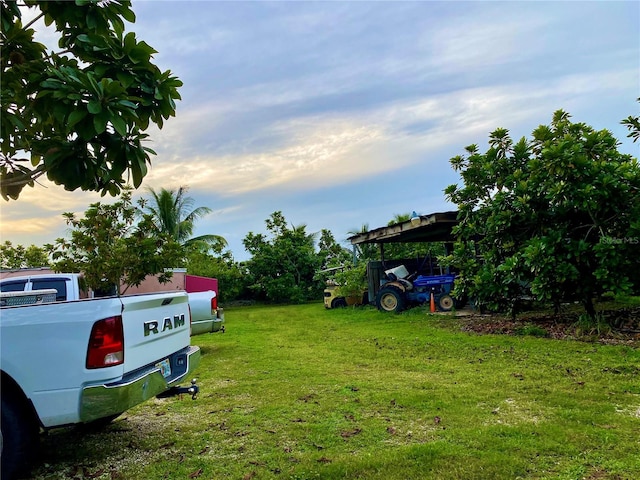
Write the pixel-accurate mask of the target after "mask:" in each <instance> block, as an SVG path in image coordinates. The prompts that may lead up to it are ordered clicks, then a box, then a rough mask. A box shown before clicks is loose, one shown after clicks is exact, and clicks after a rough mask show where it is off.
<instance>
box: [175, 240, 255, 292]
mask: <svg viewBox="0 0 640 480" xmlns="http://www.w3.org/2000/svg"><path fill="white" fill-rule="evenodd" d="M186 267H187V271H188V272H189V273H190V274H192V275H200V276H203V277H210V278H216V279H217V280H218V285H219V287H220V291H219V292H218V294H219V301H220V302H230V301H233V300H239V299H242V298H246V297H249V292H248V291H247V288H246V287H247V285H246V283H247V275H246V272H245V271H244V269H243V268H241V266H240V265H239V264H238V263H237V262H235V261H234V259H233V256H232V255H231V252H230V251H228V250H226V251H224V252H223V253H222V254H215V255H213V254H211V253H209V252H203V251H202V250H191V251H189V252H187V258H186Z"/></svg>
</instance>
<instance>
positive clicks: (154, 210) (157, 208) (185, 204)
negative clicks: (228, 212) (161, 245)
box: [145, 186, 227, 253]
mask: <svg viewBox="0 0 640 480" xmlns="http://www.w3.org/2000/svg"><path fill="white" fill-rule="evenodd" d="M148 190H149V193H151V199H150V201H149V202H147V203H146V207H145V211H146V212H147V213H149V214H150V215H151V217H152V219H153V221H154V223H155V226H156V228H157V229H158V230H159V231H161V232H163V233H166V234H167V235H169V236H170V237H172V238H173V239H174V240H175V241H176V242H178V243H180V244H181V245H183V246H184V247H186V249H187V250H194V249H195V250H200V251H203V252H208V251H209V250H213V251H214V252H217V253H221V252H222V250H223V249H224V247H226V246H227V241H226V240H225V239H224V238H223V237H221V236H220V235H213V234H207V235H199V236H197V237H194V236H193V230H194V228H195V223H196V221H197V220H199V219H200V218H202V217H204V216H205V215H207V214H209V213H211V209H210V208H209V207H195V208H194V206H193V204H194V202H195V200H194V199H193V198H192V197H190V196H188V195H187V191H188V188H187V187H184V186H182V187H179V188H178V189H177V190H173V189H166V188H161V189H160V190H159V191H155V190H154V189H153V188H149V189H148Z"/></svg>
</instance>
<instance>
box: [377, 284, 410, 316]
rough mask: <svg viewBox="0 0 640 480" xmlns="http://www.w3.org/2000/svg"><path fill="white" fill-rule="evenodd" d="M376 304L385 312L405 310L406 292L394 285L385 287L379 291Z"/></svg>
mask: <svg viewBox="0 0 640 480" xmlns="http://www.w3.org/2000/svg"><path fill="white" fill-rule="evenodd" d="M376 304H377V305H378V310H380V311H383V312H396V313H398V312H401V311H402V310H404V304H405V301H404V294H403V293H402V292H401V291H400V290H399V289H397V288H394V287H386V288H383V289H382V290H380V291H379V292H378V297H377V298H376Z"/></svg>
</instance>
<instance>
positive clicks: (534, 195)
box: [445, 110, 640, 318]
mask: <svg viewBox="0 0 640 480" xmlns="http://www.w3.org/2000/svg"><path fill="white" fill-rule="evenodd" d="M630 118H631V117H630ZM631 126H632V125H631ZM632 134H633V131H632ZM618 145H619V142H618V141H617V140H616V139H615V138H614V137H613V135H612V134H611V132H609V131H608V130H595V129H593V128H592V127H590V126H588V125H585V124H584V123H573V122H572V121H571V120H570V116H569V115H568V114H567V113H566V112H563V111H561V110H560V111H557V112H555V114H554V115H553V119H552V122H551V124H550V125H548V126H547V125H541V126H539V127H538V128H536V129H535V130H534V131H533V133H532V138H531V139H530V140H527V139H525V138H522V139H520V140H519V141H517V142H514V141H513V140H512V139H511V137H510V135H509V132H508V131H507V130H506V129H502V128H499V129H497V130H495V131H494V132H493V133H491V134H490V137H489V149H488V150H487V151H486V152H485V153H482V152H481V151H480V149H479V148H478V146H476V145H471V146H469V147H467V148H466V154H464V155H460V156H456V157H454V158H452V159H451V164H452V166H453V168H454V169H455V170H457V171H458V172H460V175H461V177H462V182H463V185H462V186H458V185H451V186H449V187H448V188H447V189H446V190H445V193H446V196H447V197H448V199H450V200H451V201H452V202H454V203H456V204H457V205H458V208H459V216H458V219H459V221H460V224H459V226H458V227H456V229H455V231H454V233H456V234H457V235H458V238H459V242H458V243H457V245H456V248H455V252H454V254H453V256H452V258H451V259H450V260H451V261H452V262H453V263H454V264H455V265H456V266H458V267H459V269H460V278H459V279H458V281H457V286H456V291H457V292H458V293H459V294H468V295H469V296H470V297H471V298H474V299H475V301H476V302H477V303H478V304H480V305H487V306H489V307H490V308H495V309H509V310H511V313H515V310H516V308H517V299H518V297H519V296H521V295H522V294H523V293H525V292H526V293H529V294H532V295H533V296H534V297H535V298H537V299H538V300H541V301H544V302H550V303H553V304H554V305H556V307H557V306H558V305H559V304H560V302H562V301H565V300H574V299H575V300H579V301H581V302H582V304H583V305H584V308H585V310H586V313H587V314H588V315H589V316H591V317H592V318H593V317H594V316H595V313H596V312H595V308H594V304H593V298H594V296H595V295H596V294H598V293H600V292H603V291H613V292H618V293H628V292H631V291H632V289H633V288H634V286H635V287H636V288H637V287H638V274H637V272H638V271H639V270H640V166H639V165H638V161H637V159H636V158H633V157H632V156H630V155H626V154H622V153H620V152H619V151H618V148H617V147H618Z"/></svg>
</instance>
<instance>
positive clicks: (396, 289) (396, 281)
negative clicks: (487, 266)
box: [376, 265, 455, 313]
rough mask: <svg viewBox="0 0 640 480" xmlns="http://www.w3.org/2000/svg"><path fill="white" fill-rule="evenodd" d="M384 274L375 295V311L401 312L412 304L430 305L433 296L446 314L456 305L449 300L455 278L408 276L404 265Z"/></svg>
mask: <svg viewBox="0 0 640 480" xmlns="http://www.w3.org/2000/svg"><path fill="white" fill-rule="evenodd" d="M384 273H385V279H383V281H382V284H381V285H380V290H379V291H378V294H377V295H376V306H377V307H378V310H381V311H384V312H396V313H397V312H401V311H402V310H404V309H405V308H407V307H409V306H412V305H419V304H425V303H426V304H429V303H430V302H431V297H432V295H433V300H434V304H435V306H436V308H437V309H438V310H440V311H444V312H448V311H449V310H451V309H452V308H453V307H454V305H455V302H454V299H453V298H452V297H451V289H452V288H453V282H454V280H455V275H452V274H446V275H417V276H416V275H415V274H413V275H409V272H408V271H407V269H406V268H405V266H404V265H400V266H398V267H396V268H392V269H390V270H385V272H384ZM414 277H415V278H414Z"/></svg>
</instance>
